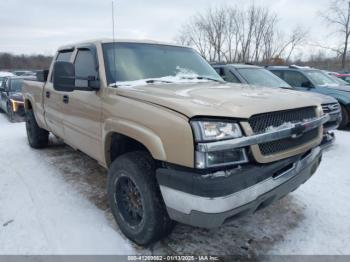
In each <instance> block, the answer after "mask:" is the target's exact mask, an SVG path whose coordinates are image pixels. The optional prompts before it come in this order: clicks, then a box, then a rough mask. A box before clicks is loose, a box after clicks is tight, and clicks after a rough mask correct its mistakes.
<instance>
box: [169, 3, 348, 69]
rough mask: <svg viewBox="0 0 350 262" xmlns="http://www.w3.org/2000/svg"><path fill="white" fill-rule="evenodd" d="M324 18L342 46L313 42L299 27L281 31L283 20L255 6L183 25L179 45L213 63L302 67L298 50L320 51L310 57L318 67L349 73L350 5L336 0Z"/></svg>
mask: <svg viewBox="0 0 350 262" xmlns="http://www.w3.org/2000/svg"><path fill="white" fill-rule="evenodd" d="M318 18H320V21H321V20H322V21H323V23H324V24H325V27H326V28H328V30H329V34H332V38H334V36H335V35H336V36H335V37H336V39H338V42H337V44H336V45H335V46H327V45H325V44H323V43H315V42H314V43H311V42H312V39H310V32H309V31H308V30H306V29H304V28H302V27H301V26H298V25H297V24H296V25H295V27H294V28H293V29H292V30H290V31H287V30H286V29H284V30H281V29H280V20H281V19H280V17H279V16H278V15H277V14H276V13H274V12H272V11H270V10H269V9H268V8H266V7H263V6H258V5H256V4H254V3H253V4H251V5H250V6H249V7H248V8H244V7H238V6H227V5H226V6H215V7H211V8H208V9H207V10H206V11H205V12H200V13H197V14H195V15H194V16H193V17H192V18H190V19H189V21H188V22H187V23H185V24H184V25H182V27H181V30H180V32H179V33H178V35H177V36H176V38H175V41H176V42H177V43H179V44H182V45H188V46H192V47H194V48H195V49H197V50H198V52H199V53H200V54H201V55H202V56H203V57H205V58H206V59H207V60H209V61H211V62H226V63H232V62H236V63H254V64H290V63H293V62H296V61H297V62H301V61H298V60H296V59H295V53H296V51H297V50H298V51H299V52H298V53H300V52H301V50H302V48H300V47H305V46H316V47H317V50H318V51H317V53H310V54H308V59H309V60H310V62H312V64H315V63H316V61H317V63H318V64H320V65H321V66H322V62H323V61H326V60H327V61H329V60H331V61H333V62H332V63H328V65H330V64H333V65H335V66H336V68H334V69H343V70H344V69H346V66H347V62H348V53H349V38H350V1H349V0H330V2H329V6H327V8H326V9H325V10H323V11H322V12H321V11H319V12H318ZM296 19H297V18H296ZM326 51H328V52H329V51H331V52H332V53H333V54H334V56H333V57H328V58H327V59H324V58H323V56H324V53H326ZM320 53H322V54H321V55H320ZM320 56H321V57H320ZM315 57H316V59H315ZM321 58H322V59H321ZM338 61H339V63H338ZM303 63H305V61H304V62H303Z"/></svg>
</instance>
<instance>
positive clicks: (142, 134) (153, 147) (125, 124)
mask: <svg viewBox="0 0 350 262" xmlns="http://www.w3.org/2000/svg"><path fill="white" fill-rule="evenodd" d="M113 133H118V134H122V135H125V136H127V137H130V138H132V139H134V140H136V141H138V142H139V143H141V144H142V145H144V146H145V147H146V148H147V149H148V151H149V152H150V153H151V155H152V157H153V158H154V159H157V160H161V161H166V160H167V156H166V153H165V150H164V146H163V143H162V140H161V139H160V137H159V136H158V135H157V134H156V133H155V132H153V131H152V130H151V129H149V128H146V127H144V126H142V125H140V124H137V123H135V122H132V121H129V120H125V119H107V120H106V121H105V123H104V126H103V141H105V142H104V148H105V149H104V154H105V155H104V159H106V164H107V166H109V165H110V163H111V159H110V152H109V146H108V145H109V144H110V143H111V137H112V134H113Z"/></svg>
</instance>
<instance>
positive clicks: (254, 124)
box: [249, 107, 319, 156]
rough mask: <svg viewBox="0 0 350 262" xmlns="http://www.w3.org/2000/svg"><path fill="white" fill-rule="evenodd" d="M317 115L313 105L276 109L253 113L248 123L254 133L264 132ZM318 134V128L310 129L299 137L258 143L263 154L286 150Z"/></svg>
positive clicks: (302, 143)
mask: <svg viewBox="0 0 350 262" xmlns="http://www.w3.org/2000/svg"><path fill="white" fill-rule="evenodd" d="M315 117H317V115H316V108H315V107H305V108H298V109H292V110H286V111H277V112H271V113H263V114H258V115H254V116H252V117H251V118H250V119H249V124H250V126H251V128H252V130H253V132H254V134H259V133H265V132H267V130H269V129H273V128H276V127H280V126H281V125H283V124H285V123H298V122H302V121H303V120H307V119H313V118H315ZM318 136H319V128H315V129H313V130H310V131H308V132H306V133H304V134H302V135H301V136H300V137H296V138H286V139H281V140H277V141H273V142H268V143H263V144H259V149H260V152H261V154H262V155H263V156H268V155H272V154H276V153H279V152H284V151H288V150H291V149H295V148H298V147H300V146H303V145H305V144H307V143H309V142H311V141H313V140H314V139H316V138H317V137H318Z"/></svg>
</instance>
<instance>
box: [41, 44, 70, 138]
mask: <svg viewBox="0 0 350 262" xmlns="http://www.w3.org/2000/svg"><path fill="white" fill-rule="evenodd" d="M72 53H73V49H69V50H62V51H59V52H58V54H57V57H56V60H55V61H64V62H70V60H71V57H72ZM51 71H52V70H51ZM63 96H64V93H63V92H61V91H57V90H55V88H54V86H53V83H52V75H51V76H50V79H49V81H47V83H46V84H45V89H44V108H45V120H46V124H47V126H48V127H49V129H50V131H51V132H52V133H54V134H55V135H56V136H58V137H60V138H62V139H63V138H64V127H63V118H64V117H65V116H64V107H63Z"/></svg>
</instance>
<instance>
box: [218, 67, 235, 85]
mask: <svg viewBox="0 0 350 262" xmlns="http://www.w3.org/2000/svg"><path fill="white" fill-rule="evenodd" d="M215 70H216V72H217V73H218V74H219V75H220V76H221V77H222V78H223V79H224V80H225V81H227V82H231V83H241V81H239V79H238V78H237V77H236V76H235V75H234V74H233V73H232V72H231V71H230V69H228V68H225V67H217V68H215Z"/></svg>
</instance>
